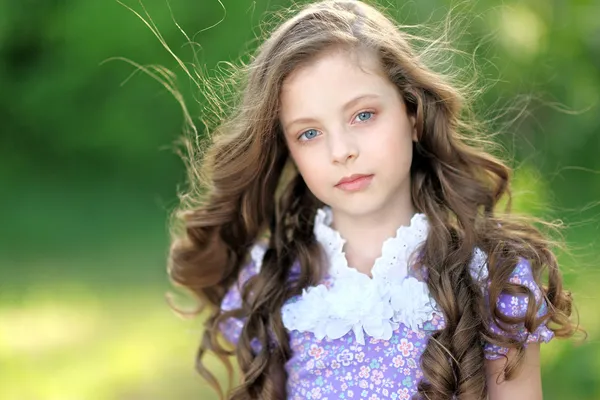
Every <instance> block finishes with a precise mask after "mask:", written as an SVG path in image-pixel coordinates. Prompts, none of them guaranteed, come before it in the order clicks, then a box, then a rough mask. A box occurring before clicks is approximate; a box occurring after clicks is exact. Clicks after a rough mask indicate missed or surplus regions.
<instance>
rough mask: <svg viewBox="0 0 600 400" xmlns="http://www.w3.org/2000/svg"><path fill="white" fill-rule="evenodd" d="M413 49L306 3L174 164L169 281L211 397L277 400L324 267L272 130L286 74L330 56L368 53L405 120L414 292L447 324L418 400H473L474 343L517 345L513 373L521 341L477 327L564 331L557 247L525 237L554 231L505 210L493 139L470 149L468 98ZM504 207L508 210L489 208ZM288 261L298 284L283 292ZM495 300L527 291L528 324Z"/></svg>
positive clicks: (304, 191) (354, 19)
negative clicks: (231, 328) (198, 331)
mask: <svg viewBox="0 0 600 400" xmlns="http://www.w3.org/2000/svg"><path fill="white" fill-rule="evenodd" d="M418 40H419V38H418V37H415V36H412V35H410V34H408V33H406V32H404V31H403V30H401V29H399V27H398V26H397V25H395V24H394V23H393V22H392V20H391V19H390V18H388V17H386V16H385V15H384V14H383V13H382V12H380V11H378V10H376V9H375V8H373V7H371V6H369V5H366V4H365V3H363V2H360V1H323V2H317V3H313V4H311V5H308V6H306V7H305V8H303V9H302V10H301V11H300V12H298V13H297V14H295V15H294V16H293V17H292V18H290V19H288V20H286V21H285V22H284V23H282V24H281V25H280V26H279V27H277V29H275V30H274V31H273V32H271V34H270V36H269V37H268V39H267V40H265V41H264V42H263V43H262V45H261V46H260V47H259V48H258V50H257V51H256V53H255V55H254V56H253V57H252V59H251V61H250V62H249V64H248V65H247V66H246V67H245V68H244V69H243V72H244V77H245V78H244V80H243V81H242V82H240V83H239V84H240V85H241V88H240V89H241V90H240V93H241V95H240V97H239V98H237V100H235V101H234V102H233V105H232V107H231V111H230V112H229V113H228V115H227V116H226V117H225V118H223V119H221V120H220V121H219V124H218V125H217V126H216V127H215V128H214V129H212V130H211V131H210V132H209V133H210V135H209V136H210V144H209V145H208V147H207V148H206V149H205V151H203V152H202V153H201V152H200V149H199V148H198V147H194V146H192V150H191V151H190V154H188V156H189V157H188V158H187V161H188V163H187V167H188V173H189V184H190V188H191V189H189V191H188V192H187V193H184V194H183V196H182V197H181V198H182V202H181V204H180V206H179V208H178V209H177V210H176V213H175V214H174V215H176V220H177V221H179V225H183V228H184V229H182V230H181V229H180V230H174V236H173V243H172V246H171V251H170V259H169V267H168V272H169V274H170V278H171V280H172V282H173V283H174V284H176V285H179V286H183V287H185V288H187V289H189V290H190V291H192V292H193V293H194V294H195V295H196V296H197V297H198V298H199V300H200V302H201V304H202V306H203V309H205V310H206V311H207V312H208V315H207V316H206V319H205V329H204V332H203V337H202V340H201V343H200V346H199V350H198V353H197V369H198V371H199V373H200V374H201V375H203V376H204V377H205V378H206V379H207V380H208V381H209V382H210V384H211V385H212V386H214V387H215V389H216V390H217V391H218V393H219V394H220V396H221V398H224V397H227V398H230V399H236V400H238V399H239V400H241V399H280V398H284V397H285V379H286V377H285V372H283V371H284V368H283V367H284V363H285V362H286V361H287V360H288V359H289V358H290V356H291V351H290V346H289V342H288V340H289V338H288V335H287V333H286V331H285V329H284V326H283V324H282V320H281V313H280V310H281V307H282V305H283V304H284V302H285V301H286V300H288V299H289V298H290V297H292V296H294V295H298V294H300V293H301V291H302V289H303V288H306V287H308V286H310V285H315V284H317V283H318V282H319V280H320V279H321V277H322V274H323V268H324V266H323V265H321V264H322V262H321V260H322V259H321V250H320V248H319V245H318V244H317V242H316V241H315V238H314V235H313V224H314V222H313V220H314V216H315V213H316V210H317V208H318V207H320V206H322V204H321V203H320V202H319V201H318V200H317V199H316V198H315V197H314V196H313V194H312V193H311V192H310V191H309V190H308V188H307V186H306V184H305V183H304V181H303V180H302V177H301V176H300V175H299V174H298V173H297V172H296V171H295V169H294V168H293V166H292V163H290V162H289V154H288V149H287V148H286V144H285V141H284V138H283V134H282V128H281V126H280V124H279V119H278V113H279V107H280V100H279V93H280V90H281V87H282V84H283V83H284V81H285V80H286V77H288V76H289V75H290V74H291V73H292V72H293V71H294V70H296V69H297V68H298V67H300V66H302V65H306V64H307V63H310V62H311V61H313V60H314V59H315V58H316V57H317V56H318V55H320V54H322V53H323V52H326V51H330V50H332V49H334V48H335V49H343V50H347V51H348V52H352V53H354V54H361V52H363V51H369V52H372V53H374V54H376V56H377V57H378V59H379V62H380V65H381V68H382V70H383V71H384V72H385V73H386V74H387V77H388V78H389V80H390V81H391V82H393V83H394V84H395V85H396V86H397V87H398V89H399V91H400V92H401V93H402V95H403V98H404V101H405V103H406V105H407V112H408V113H409V114H410V115H412V116H414V117H415V118H416V126H417V135H418V141H417V142H416V143H415V144H414V152H413V161H412V166H411V185H412V186H411V196H412V201H413V203H414V205H415V207H416V209H417V210H418V211H419V212H422V213H424V214H425V215H426V216H427V218H428V220H429V223H430V231H429V235H428V237H427V239H426V241H425V243H424V245H423V248H422V255H421V257H420V262H422V264H423V265H425V266H427V268H428V279H427V285H428V287H429V291H430V293H431V296H433V298H434V299H435V300H436V302H437V303H438V304H439V306H440V307H441V310H442V311H443V314H444V317H445V322H446V325H445V327H444V328H443V329H441V330H439V331H436V332H435V333H433V334H432V336H431V339H430V340H429V342H428V344H427V347H426V348H425V350H424V353H423V355H422V358H421V366H422V370H423V374H424V377H425V378H426V379H423V380H421V382H420V383H419V386H418V392H419V395H420V396H422V397H425V398H428V399H439V400H441V399H448V398H451V397H452V396H453V395H456V396H458V398H463V397H468V398H484V397H485V395H486V381H485V372H484V369H483V368H482V366H483V364H484V354H483V348H482V346H481V343H482V341H484V340H485V341H488V342H491V343H494V344H497V345H500V346H506V347H511V348H514V349H515V350H516V357H511V359H510V361H509V362H507V363H506V365H505V368H504V375H505V378H506V379H508V380H510V379H511V378H513V377H514V376H515V373H516V372H517V371H518V368H519V366H520V364H521V361H522V356H523V355H524V349H525V347H524V343H520V342H518V341H515V340H511V339H509V338H507V337H503V336H499V335H495V334H493V333H492V332H491V331H490V328H489V323H490V322H489V321H490V320H494V321H495V322H496V323H498V324H500V326H509V325H511V324H514V323H524V324H525V327H526V328H527V329H528V330H529V331H534V330H535V329H536V327H538V326H539V325H540V324H541V323H548V324H549V326H550V327H551V329H552V330H553V331H554V332H555V334H556V336H558V337H568V336H571V335H572V334H573V333H574V332H575V331H576V329H577V328H576V327H575V326H574V325H573V324H572V322H571V321H570V314H571V302H572V301H571V296H570V294H569V293H568V292H566V291H564V290H563V288H562V278H561V274H560V272H559V268H558V265H557V259H556V257H555V254H554V253H553V251H552V250H551V248H552V247H554V245H555V244H556V243H555V242H553V241H551V240H550V239H549V235H545V234H543V233H542V231H541V230H540V229H541V228H540V229H538V228H536V227H535V225H536V224H537V223H540V224H542V225H543V227H552V226H553V225H552V224H551V223H546V222H544V221H541V220H537V219H535V220H534V219H533V218H531V217H529V218H525V217H522V216H521V217H519V216H516V215H513V214H511V212H510V198H511V193H510V184H509V183H510V178H511V170H510V169H509V167H508V166H507V165H506V164H504V163H503V162H502V161H501V160H500V159H498V158H497V157H495V156H493V155H492V151H491V150H490V149H492V147H490V146H491V145H492V141H491V140H489V139H484V137H485V136H483V134H484V133H483V132H481V129H480V125H479V124H477V123H476V122H474V121H475V120H474V119H473V118H471V117H470V115H472V113H471V112H469V110H470V107H469V106H468V104H469V103H468V102H467V100H468V96H465V95H464V94H463V93H462V91H461V90H458V89H457V88H456V85H452V84H451V83H450V82H451V80H450V79H449V78H448V77H447V76H444V75H442V74H439V73H436V72H434V71H433V70H432V69H431V68H430V67H428V66H427V65H425V62H424V57H423V53H418V52H417V51H416V50H415V49H416V47H417V46H415V45H414V43H415V41H418ZM201 154H202V155H203V157H200V155H201ZM501 200H502V201H501ZM504 200H507V201H506V203H504V204H506V207H505V209H504V210H503V211H499V210H498V208H499V207H498V206H499V203H500V204H502V202H503V201H504ZM261 239H264V240H266V241H268V248H267V251H266V254H265V256H264V260H263V263H262V268H261V269H260V272H259V273H258V274H257V275H256V276H254V277H253V278H251V279H250V280H249V281H248V282H247V284H246V285H245V286H244V290H243V291H242V307H241V308H240V309H238V310H233V311H228V312H223V311H221V310H220V304H221V301H222V300H223V297H224V295H225V294H226V292H227V290H228V289H229V288H230V287H231V285H232V284H234V282H235V281H236V279H237V278H238V275H239V273H240V269H241V267H242V266H243V265H244V264H245V263H246V262H247V259H248V252H249V249H250V247H251V246H252V244H253V243H255V242H256V241H257V240H261ZM476 246H478V247H479V248H481V249H482V250H483V251H485V252H486V253H487V254H488V265H489V279H490V282H491V285H490V287H489V296H490V302H489V307H486V306H485V305H484V300H483V298H482V294H481V290H480V287H479V285H478V283H477V282H475V281H474V280H473V279H472V278H471V276H470V273H469V268H468V265H469V261H470V260H471V257H472V255H473V250H474V248H475V247H476ZM519 257H523V258H525V259H527V260H529V261H530V263H531V267H532V269H533V275H534V277H535V279H536V280H537V281H538V282H539V283H540V284H541V285H542V289H543V293H544V297H545V300H546V302H547V303H548V306H549V307H548V312H547V314H546V315H545V316H544V317H543V318H537V317H536V312H537V307H536V301H535V298H534V295H533V293H532V292H531V290H529V289H528V288H526V287H524V286H520V285H516V284H513V283H510V282H509V279H508V278H509V275H510V274H511V272H512V271H513V270H514V268H515V265H516V264H517V263H518V260H519ZM295 262H298V263H299V265H300V270H301V273H300V276H299V278H298V279H294V280H293V282H292V281H290V279H289V274H290V269H291V266H292V264H293V263H295ZM543 278H545V279H544V280H545V282H541V281H542V279H543ZM501 293H509V294H525V295H527V297H528V298H529V305H528V309H527V313H526V315H525V316H524V317H523V318H509V317H506V316H505V315H503V314H502V313H500V312H499V310H498V309H497V308H496V301H497V299H498V297H499V295H500V294H501ZM198 312H200V311H198ZM230 317H237V318H245V324H244V327H243V330H242V333H241V337H240V339H239V342H238V343H237V344H236V346H235V350H234V351H232V350H231V347H230V346H229V347H228V346H227V345H226V344H223V343H222V341H220V338H221V336H220V332H219V329H218V326H219V323H220V322H221V321H224V320H225V319H227V318H230ZM252 340H258V341H259V342H260V344H261V345H262V346H261V350H260V351H259V352H255V351H253V347H251V345H250V343H251V341H252ZM207 352H212V353H213V354H216V355H217V356H218V357H219V358H220V359H221V360H222V361H223V362H224V363H225V365H226V366H227V368H228V370H229V374H230V378H231V374H232V368H231V364H230V360H229V356H231V355H233V354H235V356H236V358H237V360H238V363H239V368H240V373H241V382H240V383H239V384H238V385H236V386H235V387H234V388H233V389H231V390H229V391H228V392H227V393H224V391H223V390H222V389H221V386H220V384H219V382H218V380H217V379H216V378H215V376H214V375H213V374H212V373H211V372H210V371H209V370H208V369H207V368H206V366H205V365H204V363H203V358H204V355H205V354H206V353H207Z"/></svg>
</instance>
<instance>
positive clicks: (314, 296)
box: [282, 208, 437, 345]
mask: <svg viewBox="0 0 600 400" xmlns="http://www.w3.org/2000/svg"><path fill="white" fill-rule="evenodd" d="M331 222H332V212H331V210H330V209H329V208H323V209H320V210H318V212H317V215H316V217H315V227H314V233H315V236H316V239H317V240H318V242H319V243H320V244H321V245H322V247H323V249H324V250H325V254H326V256H327V261H328V262H329V275H330V276H331V279H332V284H331V285H325V284H321V285H318V286H313V287H309V288H308V289H305V290H304V291H303V293H302V295H301V296H300V297H299V298H297V299H292V300H291V301H289V302H288V303H287V304H285V305H284V307H283V308H282V318H283V324H284V326H285V327H286V328H287V329H288V330H290V331H293V330H297V331H300V332H312V333H314V335H315V336H316V338H317V339H323V338H325V337H327V338H329V339H338V338H341V337H342V336H344V335H346V334H347V333H349V332H350V331H352V332H353V333H354V335H355V337H356V341H357V342H358V343H360V344H363V345H364V344H365V336H364V335H365V333H366V334H367V335H369V336H372V337H374V338H376V339H384V340H389V339H390V338H391V336H392V332H393V331H394V330H395V329H397V328H398V327H399V325H400V324H401V323H402V324H405V325H406V326H408V327H410V328H411V329H413V330H417V329H419V328H422V327H423V323H424V322H426V321H428V320H430V319H431V318H432V317H433V315H432V314H433V312H434V311H435V309H436V308H437V307H436V304H435V301H434V300H433V299H431V298H430V296H429V291H428V289H427V285H426V284H425V283H424V282H422V281H420V280H417V279H416V278H415V277H413V276H410V275H409V274H408V268H409V265H408V262H409V257H410V256H411V254H412V253H413V252H414V251H415V250H416V249H417V248H418V247H419V245H420V244H422V243H423V241H424V240H425V239H426V238H427V232H428V223H427V218H426V217H425V215H424V214H420V213H417V214H415V215H414V216H413V217H412V219H411V222H410V225H409V226H401V227H399V228H398V230H397V231H396V236H394V237H393V238H389V239H387V240H386V241H385V242H384V243H383V247H382V253H381V256H380V257H379V258H377V260H376V261H375V263H374V265H373V269H372V271H371V274H372V276H373V278H372V279H371V278H369V277H368V276H367V275H365V274H363V273H361V272H359V271H358V270H356V269H354V268H351V267H349V266H348V262H347V260H346V257H345V254H344V252H343V246H344V243H345V241H344V239H343V238H342V237H341V236H340V234H339V233H338V232H337V231H336V230H334V229H333V228H331V226H330V225H331Z"/></svg>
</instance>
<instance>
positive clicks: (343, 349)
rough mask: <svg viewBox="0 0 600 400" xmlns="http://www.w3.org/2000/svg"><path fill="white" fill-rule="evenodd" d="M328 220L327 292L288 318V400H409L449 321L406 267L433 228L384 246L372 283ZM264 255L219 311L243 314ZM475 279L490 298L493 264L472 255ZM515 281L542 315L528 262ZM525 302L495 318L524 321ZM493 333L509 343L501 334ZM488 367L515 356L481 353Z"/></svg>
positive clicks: (537, 335) (237, 328) (323, 214)
mask: <svg viewBox="0 0 600 400" xmlns="http://www.w3.org/2000/svg"><path fill="white" fill-rule="evenodd" d="M331 219H332V215H331V210H330V209H329V208H324V209H321V210H319V212H318V213H317V216H316V220H315V237H316V238H317V240H318V241H319V243H320V244H321V245H322V247H323V249H324V250H325V253H326V255H327V258H328V261H329V271H328V274H327V276H326V277H325V278H324V279H323V281H322V282H321V284H319V285H318V286H315V287H311V288H308V289H306V290H305V291H304V292H303V294H302V295H300V296H297V297H295V298H292V299H290V300H289V301H288V302H287V303H286V304H285V305H284V307H283V308H282V319H283V323H284V326H285V327H286V329H287V331H288V333H289V337H290V347H291V349H292V357H291V358H290V359H289V360H288V362H287V363H286V365H285V368H286V371H287V374H288V380H287V396H288V399H329V400H331V399H352V398H356V399H369V400H376V399H410V398H411V397H412V396H413V395H415V394H416V392H417V384H418V383H419V381H420V380H421V379H422V378H423V372H422V370H421V364H420V358H421V355H422V353H423V350H424V348H425V346H426V345H427V341H428V339H429V337H430V335H431V333H432V332H434V331H436V330H438V329H441V328H443V327H444V317H443V314H442V313H441V311H440V310H439V307H438V306H437V304H435V301H434V300H433V299H432V298H430V296H429V292H428V290H427V286H426V285H425V283H424V282H423V281H422V279H421V278H419V277H420V276H422V275H423V274H419V273H416V272H415V271H414V270H413V269H411V268H410V267H409V265H410V261H411V260H412V259H411V258H410V256H411V254H412V253H413V251H414V250H416V248H417V247H418V246H419V245H420V244H422V242H423V241H424V240H425V238H426V237H427V231H428V225H427V219H426V217H425V216H424V215H423V214H416V215H415V216H414V217H413V218H412V220H411V223H410V225H409V226H401V227H400V228H399V229H398V231H397V232H396V236H395V237H393V238H390V239H388V240H386V241H385V242H384V244H383V248H382V255H381V257H380V258H378V259H377V260H376V261H375V264H374V266H373V269H372V277H368V276H367V275H365V274H362V273H360V272H358V271H357V270H355V269H353V268H350V267H349V266H348V265H347V262H346V258H345V255H344V253H343V251H342V248H343V245H344V240H343V239H342V238H341V236H340V235H339V233H337V232H336V231H335V230H334V229H333V228H331V227H330V224H331ZM264 251H265V249H264V247H261V246H259V245H257V246H255V247H254V248H253V250H252V253H251V256H252V257H251V262H250V263H249V264H248V265H247V266H246V267H245V268H244V269H243V270H242V271H241V273H240V276H239V280H238V283H237V284H236V285H233V286H232V287H231V289H230V290H229V292H228V293H227V294H226V296H225V298H224V299H223V303H222V309H223V310H232V309H236V308H238V307H239V306H240V304H241V297H240V289H241V287H242V286H243V284H244V283H245V282H246V281H247V280H248V279H249V278H250V277H251V276H252V275H254V274H256V273H258V271H259V269H260V266H261V262H262V256H263V255H264ZM470 270H471V275H472V277H473V279H475V280H476V281H477V282H480V284H481V290H482V292H483V294H484V296H486V295H487V289H488V282H487V265H486V255H485V254H484V253H483V252H482V251H481V250H479V249H475V251H474V257H473V260H472V262H471V265H470ZM510 281H511V282H513V283H516V284H520V285H525V286H527V287H528V288H530V289H531V290H532V291H533V293H534V295H535V299H536V303H537V304H539V305H540V306H539V312H538V315H539V316H541V315H544V314H545V313H546V310H547V306H546V304H545V302H544V301H543V300H542V292H541V290H540V288H539V287H538V286H537V284H536V283H535V281H534V279H533V276H532V272H531V267H530V265H529V263H528V262H527V260H524V259H521V261H520V262H519V264H518V265H517V266H516V268H515V270H514V271H513V273H512V275H511V276H510ZM527 302H528V298H527V297H526V296H525V295H518V296H515V295H501V296H500V298H499V299H498V302H497V307H498V309H499V310H500V311H501V312H502V313H504V314H505V315H508V316H523V315H524V314H525V312H526V310H527ZM243 323H244V322H243V321H242V320H239V319H234V318H230V319H229V320H227V321H225V322H224V323H223V324H222V325H221V326H220V328H221V330H222V332H223V334H224V335H225V337H226V338H227V339H228V340H229V341H230V342H232V343H234V344H235V343H237V340H238V338H239V336H240V333H241V330H242V327H243ZM516 328H517V329H516V332H517V333H516V334H515V333H514V331H513V333H511V336H512V337H514V338H516V339H519V340H525V341H526V342H527V343H530V342H540V341H543V342H548V341H549V340H550V339H551V338H552V337H553V332H552V331H551V330H549V329H548V328H547V327H546V326H545V325H541V326H540V327H539V328H538V329H537V330H536V331H535V332H527V330H526V329H525V328H524V326H519V327H516ZM492 330H493V331H494V332H496V333H498V334H504V335H508V334H507V333H506V332H504V331H503V330H502V329H500V328H499V327H498V326H496V325H495V324H492ZM482 346H483V350H484V355H485V357H486V358H487V359H496V358H500V357H502V355H503V354H506V353H507V352H508V348H502V347H498V346H495V345H492V344H490V343H483V344H482Z"/></svg>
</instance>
